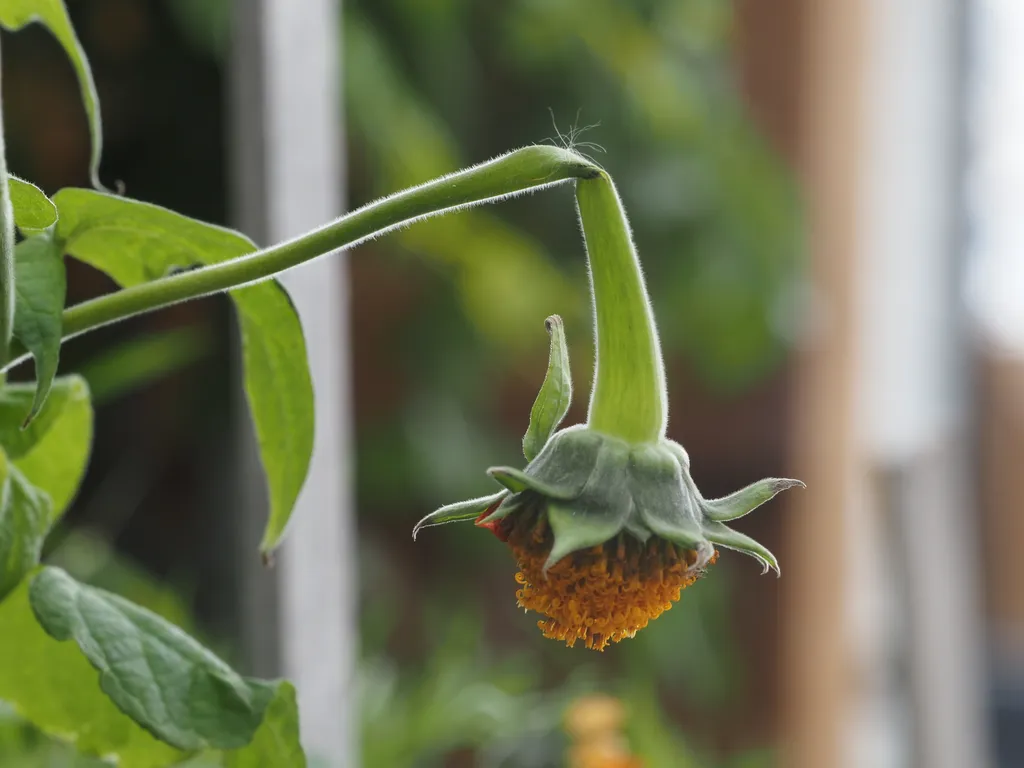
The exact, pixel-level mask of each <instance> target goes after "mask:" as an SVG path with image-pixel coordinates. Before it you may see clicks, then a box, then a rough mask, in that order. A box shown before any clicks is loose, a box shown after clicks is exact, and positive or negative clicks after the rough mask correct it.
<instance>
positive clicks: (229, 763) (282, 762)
mask: <svg viewBox="0 0 1024 768" xmlns="http://www.w3.org/2000/svg"><path fill="white" fill-rule="evenodd" d="M305 766H306V755H305V753H304V752H303V751H302V745H301V744H300V743H299V710H298V705H297V704H296V702H295V688H294V687H293V686H292V684H291V683H289V682H285V681H282V682H280V683H278V684H277V692H276V693H275V695H274V698H273V699H272V700H271V702H270V704H269V706H267V711H266V714H265V715H264V716H263V724H262V725H260V727H259V730H257V731H256V736H255V737H254V738H253V740H252V743H251V744H249V746H247V747H243V748H241V749H237V750H233V751H231V752H228V753H227V754H225V755H224V768H305Z"/></svg>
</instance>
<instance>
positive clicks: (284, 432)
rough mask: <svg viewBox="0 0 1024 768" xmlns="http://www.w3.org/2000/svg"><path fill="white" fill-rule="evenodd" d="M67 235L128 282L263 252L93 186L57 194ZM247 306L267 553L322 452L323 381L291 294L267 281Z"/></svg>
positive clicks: (244, 328) (243, 301) (246, 356)
mask: <svg viewBox="0 0 1024 768" xmlns="http://www.w3.org/2000/svg"><path fill="white" fill-rule="evenodd" d="M53 199H54V202H55V203H56V204H57V210H58V212H59V214H60V219H59V220H58V222H57V236H58V238H59V239H61V240H63V241H64V243H65V250H66V251H67V253H70V254H71V255H72V256H74V257H75V258H77V259H80V260H82V261H84V262H86V263H88V264H91V265H92V266H94V267H96V268H97V269H100V270H102V271H104V272H106V273H107V274H108V275H110V276H111V277H112V278H114V280H116V281H117V282H118V283H120V284H121V285H123V286H131V285H138V284H139V283H144V282H147V281H150V280H155V279H158V278H160V277H162V276H163V275H165V274H167V272H168V271H169V270H171V269H173V268H175V267H188V266H192V265H195V264H214V263H217V262H221V261H226V260H227V259H231V258H235V257H237V256H241V255H244V254H246V253H251V252H252V251H254V250H256V246H255V245H253V243H252V242H251V241H249V240H248V239H246V238H245V237H243V236H242V235H240V234H238V233H237V232H233V231H231V230H228V229H224V228H222V227H217V226H214V225H212V224H206V223H204V222H201V221H196V220H195V219H190V218H188V217H186V216H182V215H180V214H177V213H174V212H173V211H168V210H166V209H164V208H160V207H158V206H155V205H149V204H148V203H140V202H138V201H136V200H129V199H126V198H123V197H115V196H113V195H107V194H103V193H100V192H93V191H92V190H86V189H64V190H61V191H60V192H58V193H57V194H56V195H54V198H53ZM230 295H231V298H232V299H233V300H234V302H235V307H236V308H237V310H238V316H239V325H240V327H241V333H242V354H243V360H244V364H245V389H246V393H247V395H248V398H249V408H250V412H251V414H252V418H253V422H254V424H255V427H256V437H257V440H258V442H259V447H260V455H261V457H262V460H263V467H264V470H265V471H266V474H267V484H268V486H269V496H270V520H269V522H268V523H267V528H266V531H265V533H264V537H263V542H262V544H261V549H262V550H263V551H264V552H268V551H270V550H272V549H274V547H276V546H277V544H278V543H279V542H280V540H281V536H282V535H283V533H284V529H285V526H286V525H287V523H288V520H289V518H290V517H291V513H292V509H293V507H294V506H295V499H296V498H297V497H298V495H299V491H300V490H301V489H302V484H303V483H304V482H305V479H306V473H307V471H308V470H309V460H310V456H311V454H312V452H313V427H314V417H313V384H312V381H311V380H310V375H309V364H308V361H307V358H306V343H305V340H304V337H303V335H302V326H301V325H300V324H299V318H298V315H297V314H296V312H295V308H294V307H293V306H292V304H291V301H290V300H289V298H288V294H287V293H285V291H284V289H283V288H282V287H281V286H280V285H279V284H278V283H276V282H273V281H267V282H263V283H258V284H256V285H251V286H248V287H245V288H240V289H238V290H235V291H232V292H231V294H230Z"/></svg>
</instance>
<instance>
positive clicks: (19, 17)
mask: <svg viewBox="0 0 1024 768" xmlns="http://www.w3.org/2000/svg"><path fill="white" fill-rule="evenodd" d="M33 21H37V22H39V23H41V24H42V25H43V26H45V27H47V28H48V29H49V30H50V32H51V33H52V34H53V36H54V37H55V38H57V41H58V42H59V43H60V44H61V45H62V46H63V47H64V52H65V53H66V54H67V56H68V58H69V59H71V66H73V67H74V69H75V74H76V75H77V76H78V87H79V89H80V90H81V93H82V103H83V105H84V106H85V114H86V117H87V118H88V121H89V132H90V133H91V134H92V156H91V158H90V160H89V176H90V178H91V180H92V184H93V186H95V187H99V186H101V184H100V180H99V169H100V156H101V155H102V154H103V124H102V122H101V120H100V103H99V99H98V98H97V96H96V85H95V83H93V79H92V71H91V70H90V69H89V60H88V59H87V58H86V57H85V51H83V50H82V45H81V43H79V42H78V37H77V36H76V35H75V30H74V27H72V26H71V19H70V18H68V12H67V9H65V7H64V3H63V2H62V1H61V0H0V26H4V27H6V28H7V29H9V30H11V31H12V32H15V31H17V30H19V29H21V28H22V27H24V26H25V25H26V24H29V23H31V22H33Z"/></svg>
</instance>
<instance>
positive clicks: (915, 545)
mask: <svg viewBox="0 0 1024 768" xmlns="http://www.w3.org/2000/svg"><path fill="white" fill-rule="evenodd" d="M869 5H870V7H871V15H870V19H871V23H870V32H869V35H868V40H869V46H868V53H869V55H868V57H867V61H868V62H870V65H869V68H868V71H867V72H866V78H867V80H866V85H867V87H866V88H865V95H866V98H867V104H866V109H865V110H864V114H865V117H866V119H867V121H868V124H867V126H866V132H867V136H868V147H867V169H866V171H867V172H866V173H865V176H864V178H865V184H864V188H863V190H862V192H863V225H864V237H863V240H862V242H863V252H862V254H861V257H860V259H859V261H860V264H861V273H860V279H861V291H860V295H861V296H862V297H863V299H862V301H863V303H862V306H861V308H860V312H859V315H860V317H861V318H862V321H861V329H860V348H861V356H862V360H863V365H862V367H861V370H862V374H863V375H862V378H861V381H860V390H861V398H860V400H861V402H860V408H861V410H862V413H863V425H864V435H863V437H864V446H863V450H864V453H865V459H866V461H867V464H868V466H869V468H870V471H871V473H872V475H873V480H874V487H875V489H876V490H877V491H878V493H877V494H876V496H875V501H876V508H875V509H874V510H872V512H873V514H874V515H875V516H876V520H877V521H878V524H876V525H875V526H874V528H875V535H876V547H877V549H878V550H879V551H881V552H884V553H886V554H885V555H884V556H883V558H882V559H881V562H880V565H882V566H883V567H884V568H885V569H886V574H885V576H884V577H883V579H882V582H881V583H882V584H888V585H890V586H889V589H888V590H887V592H880V593H876V601H877V602H878V603H879V604H878V605H877V607H876V611H875V614H874V615H875V616H876V617H884V618H887V619H888V622H889V624H890V629H889V632H887V633H883V634H882V635H878V634H877V633H876V635H875V641H876V645H875V648H874V658H872V659H865V660H864V661H865V663H866V665H867V666H872V667H882V668H885V667H888V669H889V675H888V680H885V679H884V678H883V679H880V680H879V686H878V687H877V689H876V691H875V693H876V698H875V706H876V709H878V711H884V712H887V713H899V712H902V717H900V718H898V719H897V722H902V723H903V727H904V728H905V729H906V731H907V734H908V735H909V738H908V739H906V741H905V742H904V744H903V745H902V747H899V746H897V745H895V744H894V745H892V746H897V748H896V749H892V750H890V751H889V752H888V755H889V760H888V761H887V764H889V765H896V766H900V765H913V766H929V768H959V767H960V766H966V765H970V766H979V767H980V766H985V765H987V764H988V757H989V756H988V753H987V745H986V730H985V722H984V716H985V705H984V700H983V693H984V676H983V671H984V670H983V665H982V646H981V632H980V630H979V627H980V618H981V616H980V599H979V592H978V587H977V577H978V558H977V550H976V546H977V543H978V540H977V537H976V535H975V531H976V528H977V526H976V524H975V522H974V518H975V515H973V514H972V512H971V507H970V494H969V493H968V486H969V468H968V464H967V454H966V452H965V451H964V449H963V445H964V438H965V433H966V430H967V427H968V416H969V413H968V399H967V397H966V396H965V391H966V376H965V373H964V371H965V370H966V369H967V367H968V365H969V358H968V356H967V355H966V348H965V345H964V339H963V333H964V329H963V311H962V309H961V304H960V302H959V301H958V295H957V289H956V286H957V285H958V283H959V279H960V272H961V270H960V264H959V262H960V260H959V258H958V250H959V245H960V243H959V242H958V236H959V234H960V227H959V222H960V220H961V212H960V206H959V200H958V195H957V188H958V181H959V166H960V161H961V158H960V157H959V152H958V149H959V142H958V138H959V136H958V133H959V132H958V130H957V128H958V125H959V122H958V119H957V115H958V108H959V107H960V106H961V105H960V103H959V100H958V98H957V97H958V95H959V91H960V88H959V83H960V79H961V72H960V56H959V52H960V50H961V45H962V40H961V35H960V28H961V25H960V21H961V14H960V10H961V9H960V2H959V0H902V1H901V2H897V3H894V2H890V0H872V1H871V3H869ZM894 586H895V587H896V589H894V588H893V587H894ZM907 684H909V685H907ZM898 691H900V692H902V691H909V694H910V695H909V699H908V698H903V697H901V695H900V693H897V692H898ZM893 721H894V718H893V717H892V716H891V714H890V715H888V716H886V717H884V718H874V719H873V722H874V723H876V727H875V729H874V731H873V732H868V733H861V734H860V738H859V739H858V741H859V742H860V743H864V742H866V741H869V740H871V739H872V738H873V739H874V740H876V741H877V740H885V739H889V740H893V738H894V737H898V734H897V733H894V732H893V731H892V723H893ZM896 740H897V741H898V738H897V739H896ZM872 764H873V765H881V763H880V762H877V761H876V762H873V763H872Z"/></svg>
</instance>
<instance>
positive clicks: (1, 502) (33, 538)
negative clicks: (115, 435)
mask: <svg viewBox="0 0 1024 768" xmlns="http://www.w3.org/2000/svg"><path fill="white" fill-rule="evenodd" d="M31 399H32V392H31V388H29V387H26V386H24V385H15V386H13V387H11V388H5V389H4V390H0V446H2V449H0V600H2V599H3V598H4V596H5V595H7V594H8V593H9V592H10V591H11V590H12V589H14V588H15V587H16V586H17V585H18V584H19V582H21V580H22V579H23V578H24V576H25V575H26V574H27V573H28V572H29V571H31V570H32V569H33V568H35V567H36V565H38V564H39V558H40V555H41V553H42V548H43V542H44V541H45V539H46V535H47V533H49V531H50V528H51V527H52V526H53V524H54V522H56V520H57V519H58V517H59V516H60V514H61V513H62V512H63V511H64V508H65V507H66V506H67V504H68V502H69V501H70V499H71V497H72V495H73V494H74V492H75V489H76V488H77V486H78V482H79V479H80V478H81V476H82V474H83V472H84V470H85V464H86V461H87V460H88V455H89V443H90V440H91V434H92V410H91V408H90V406H89V400H88V393H87V392H86V391H85V388H84V386H83V385H82V384H81V380H79V379H70V380H67V379H65V380H62V381H59V382H58V385H57V387H56V388H55V390H54V397H52V398H51V399H50V400H49V401H48V403H47V406H46V407H45V408H44V409H43V412H42V414H41V415H40V416H41V417H40V418H39V419H38V420H37V421H36V422H34V423H33V424H32V426H31V427H30V428H29V429H27V430H22V429H21V427H20V424H21V420H22V418H23V415H24V413H25V411H24V408H25V406H26V405H27V404H28V403H29V402H31ZM58 505H59V506H58Z"/></svg>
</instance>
